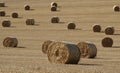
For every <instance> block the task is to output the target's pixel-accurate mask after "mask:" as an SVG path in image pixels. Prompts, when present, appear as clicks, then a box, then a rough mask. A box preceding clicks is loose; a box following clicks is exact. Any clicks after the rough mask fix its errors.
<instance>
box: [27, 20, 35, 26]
mask: <svg viewBox="0 0 120 73" xmlns="http://www.w3.org/2000/svg"><path fill="white" fill-rule="evenodd" d="M26 25H35V20H34V19H27V20H26Z"/></svg>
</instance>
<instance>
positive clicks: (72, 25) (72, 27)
mask: <svg viewBox="0 0 120 73" xmlns="http://www.w3.org/2000/svg"><path fill="white" fill-rule="evenodd" d="M67 28H68V29H75V28H76V25H75V23H68V26H67Z"/></svg>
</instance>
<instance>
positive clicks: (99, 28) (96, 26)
mask: <svg viewBox="0 0 120 73" xmlns="http://www.w3.org/2000/svg"><path fill="white" fill-rule="evenodd" d="M93 31H94V32H101V26H100V25H98V24H94V25H93Z"/></svg>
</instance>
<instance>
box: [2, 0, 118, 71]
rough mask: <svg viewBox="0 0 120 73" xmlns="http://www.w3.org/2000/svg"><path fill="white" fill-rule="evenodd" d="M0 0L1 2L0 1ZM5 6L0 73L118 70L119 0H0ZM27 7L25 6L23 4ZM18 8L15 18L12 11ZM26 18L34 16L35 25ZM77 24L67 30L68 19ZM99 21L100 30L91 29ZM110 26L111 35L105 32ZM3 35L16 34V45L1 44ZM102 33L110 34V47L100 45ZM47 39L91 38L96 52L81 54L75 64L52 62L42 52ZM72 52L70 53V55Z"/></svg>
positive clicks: (77, 40) (87, 39) (72, 40)
mask: <svg viewBox="0 0 120 73" xmlns="http://www.w3.org/2000/svg"><path fill="white" fill-rule="evenodd" d="M1 1H2V2H1ZM52 2H56V3H57V5H58V6H57V11H51V3H52ZM0 3H5V6H4V7H3V6H0V11H5V16H0V24H1V25H0V73H120V39H119V38H120V11H114V9H113V6H114V5H118V6H120V4H119V3H120V1H119V0H0ZM25 5H29V6H30V9H29V10H25V8H24V6H25ZM13 12H17V13H18V14H19V17H18V18H12V17H11V14H12V13H13ZM53 16H58V17H59V18H60V22H59V23H54V24H53V23H51V17H53ZM27 19H34V20H35V24H34V25H26V20H27ZM4 20H9V21H11V26H10V27H6V28H5V27H3V26H2V21H4ZM70 22H73V23H75V25H76V28H75V29H74V30H68V29H67V26H68V23H70ZM94 24H99V25H100V26H101V32H93V25H94ZM107 26H113V27H114V28H115V32H114V34H113V35H106V34H105V33H104V32H102V31H104V30H105V28H106V27H107ZM6 37H15V38H17V40H18V44H17V47H4V46H3V41H4V39H5V38H6ZM104 37H110V38H112V39H113V41H114V43H113V45H112V47H103V46H102V44H101V42H102V39H103V38H104ZM46 40H55V41H68V42H72V43H76V44H77V43H78V42H80V41H90V42H93V43H94V44H95V45H96V47H97V56H96V57H95V58H93V59H90V58H80V60H79V62H78V64H52V63H50V62H49V60H48V56H47V54H44V53H43V52H42V44H43V43H44V41H46ZM71 56H72V55H71Z"/></svg>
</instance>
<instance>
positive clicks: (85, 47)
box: [77, 41, 97, 58]
mask: <svg viewBox="0 0 120 73" xmlns="http://www.w3.org/2000/svg"><path fill="white" fill-rule="evenodd" d="M77 46H78V47H79V49H80V51H81V57H82V58H95V57H96V55H97V48H96V46H95V44H93V43H92V42H89V41H85V42H79V43H78V44H77Z"/></svg>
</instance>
